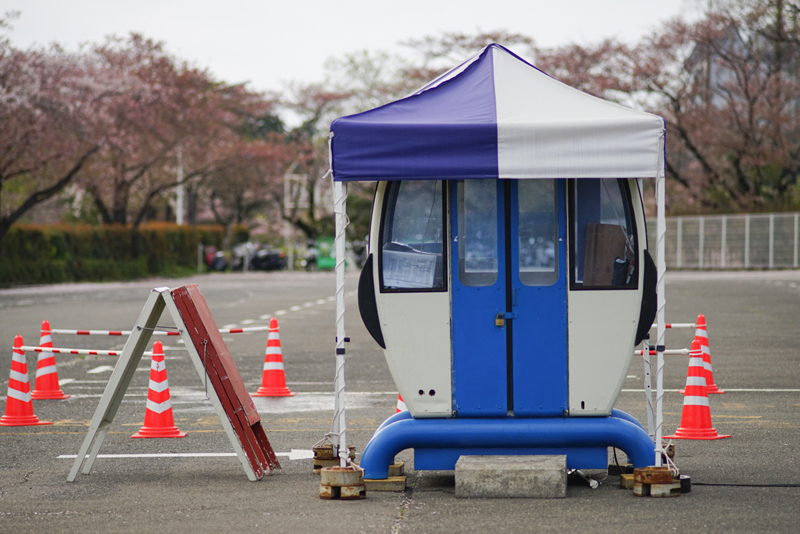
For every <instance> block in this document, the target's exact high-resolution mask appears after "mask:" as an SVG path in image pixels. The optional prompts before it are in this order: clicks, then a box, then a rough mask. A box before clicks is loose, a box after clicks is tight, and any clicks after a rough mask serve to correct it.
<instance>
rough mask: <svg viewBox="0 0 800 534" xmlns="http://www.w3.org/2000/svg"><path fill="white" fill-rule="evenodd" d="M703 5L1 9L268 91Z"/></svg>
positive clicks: (23, 44)
mask: <svg viewBox="0 0 800 534" xmlns="http://www.w3.org/2000/svg"><path fill="white" fill-rule="evenodd" d="M695 6H696V0H494V1H486V0H483V1H478V0H403V1H394V0H305V1H303V0H294V1H292V0H279V1H278V0H224V1H213V0H0V13H5V12H8V11H20V12H21V13H22V14H21V17H20V18H19V19H18V20H17V21H16V22H14V23H13V25H14V29H13V30H12V31H11V32H10V34H9V36H10V38H11V41H12V43H13V44H14V45H15V46H17V47H20V48H27V47H28V46H31V45H34V44H38V45H46V44H49V43H52V42H58V43H59V44H61V45H64V46H66V47H67V48H68V49H74V48H75V47H77V45H78V43H81V42H101V41H102V40H103V39H104V37H105V36H106V35H111V34H116V35H121V36H124V35H127V34H128V33H130V32H132V31H135V32H139V33H142V34H144V35H145V36H146V37H149V38H152V39H155V40H157V41H163V42H164V43H165V44H166V48H167V50H168V51H169V52H171V53H172V54H174V55H176V56H177V57H178V58H180V59H185V60H188V61H190V62H191V63H193V64H194V65H196V66H198V67H201V68H208V69H209V70H210V71H211V73H212V74H213V75H214V76H215V77H217V78H218V79H220V80H222V81H225V82H228V83H238V82H244V81H247V82H250V85H249V87H250V89H253V90H259V91H262V90H281V89H282V88H283V87H284V83H285V82H289V81H301V82H315V81H321V80H322V78H323V76H324V64H325V60H326V59H327V58H329V57H332V56H341V55H343V54H347V53H349V52H356V51H360V50H364V49H370V50H389V51H391V50H399V47H398V46H397V43H398V42H400V41H403V40H406V39H411V38H418V37H422V36H425V35H431V34H439V33H441V32H446V31H460V32H465V33H475V32H477V31H478V30H481V31H492V30H507V31H510V32H516V33H521V34H524V35H528V36H530V37H532V38H533V39H534V40H535V41H536V44H537V45H539V46H541V47H552V46H558V45H564V44H569V43H579V44H590V43H595V42H597V41H599V40H601V39H603V38H606V37H616V38H618V39H620V40H623V41H626V42H631V43H632V42H635V41H636V40H637V39H638V38H639V37H640V36H642V35H643V34H645V33H648V32H649V31H651V30H653V29H655V28H657V27H658V26H659V24H660V23H662V22H664V21H666V20H668V19H670V18H672V17H674V16H676V15H678V14H681V13H686V14H690V15H691V14H693V13H694V12H695V11H696V9H695ZM501 44H502V43H501Z"/></svg>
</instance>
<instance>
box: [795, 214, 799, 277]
mask: <svg viewBox="0 0 800 534" xmlns="http://www.w3.org/2000/svg"><path fill="white" fill-rule="evenodd" d="M798 216H800V213H795V214H794V268H795V269H797V219H798Z"/></svg>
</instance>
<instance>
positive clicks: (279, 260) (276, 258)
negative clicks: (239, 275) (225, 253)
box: [231, 242, 286, 271]
mask: <svg viewBox="0 0 800 534" xmlns="http://www.w3.org/2000/svg"><path fill="white" fill-rule="evenodd" d="M231 252H232V254H233V267H232V268H233V270H234V271H241V270H243V267H244V265H245V262H247V270H248V271H282V270H283V269H285V268H286V254H285V253H284V252H282V251H280V250H277V249H275V248H273V247H271V246H269V245H264V244H260V243H250V242H247V243H238V244H236V245H234V246H233V249H232V251H231Z"/></svg>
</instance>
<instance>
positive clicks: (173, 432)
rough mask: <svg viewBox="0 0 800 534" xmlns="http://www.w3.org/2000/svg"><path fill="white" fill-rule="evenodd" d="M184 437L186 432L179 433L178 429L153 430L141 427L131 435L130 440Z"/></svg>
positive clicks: (174, 427)
mask: <svg viewBox="0 0 800 534" xmlns="http://www.w3.org/2000/svg"><path fill="white" fill-rule="evenodd" d="M183 437H186V432H181V431H180V430H178V427H176V426H173V427H171V428H153V427H150V428H148V427H144V426H143V427H142V428H140V429H139V432H137V433H136V434H134V435H132V436H131V438H183Z"/></svg>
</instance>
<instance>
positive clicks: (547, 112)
mask: <svg viewBox="0 0 800 534" xmlns="http://www.w3.org/2000/svg"><path fill="white" fill-rule="evenodd" d="M331 135H332V140H331V149H332V155H333V164H332V168H333V175H334V178H335V179H336V180H344V181H348V180H391V179H404V180H407V179H469V178H655V177H657V176H658V174H659V172H660V171H661V170H662V169H663V166H664V164H663V140H664V121H663V119H661V118H660V117H657V116H656V115H652V114H650V113H644V112H641V111H636V110H632V109H629V108H625V107H622V106H620V105H617V104H614V103H611V102H607V101H605V100H601V99H599V98H595V97H593V96H590V95H588V94H586V93H583V92H581V91H578V90H576V89H573V88H571V87H569V86H567V85H564V84H563V83H561V82H559V81H557V80H554V79H553V78H551V77H549V76H547V75H546V74H544V73H543V72H541V71H539V70H538V69H536V67H534V66H532V65H530V64H529V63H527V62H526V61H524V60H523V59H521V58H519V57H518V56H516V55H514V54H513V53H512V52H510V51H509V50H507V49H505V48H503V47H502V46H499V45H490V46H488V47H486V48H485V49H484V50H483V51H482V52H481V53H480V54H478V55H477V56H475V57H473V58H471V59H469V60H468V61H466V62H465V63H463V64H462V65H460V66H458V67H456V68H455V69H453V70H451V71H450V72H448V73H446V74H444V75H443V76H441V77H440V78H438V79H437V80H434V81H433V82H432V83H430V84H428V85H426V86H425V87H423V88H422V89H420V90H419V91H417V92H416V93H414V94H413V95H411V96H409V97H407V98H404V99H402V100H398V101H396V102H392V103H390V104H387V105H385V106H382V107H379V108H375V109H372V110H370V111H366V112H364V113H359V114H357V115H350V116H348V117H342V118H339V119H336V120H335V121H333V124H331Z"/></svg>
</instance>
